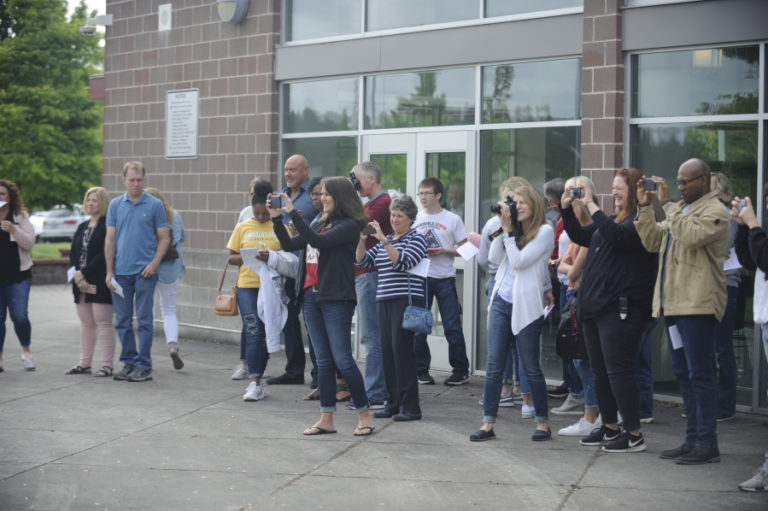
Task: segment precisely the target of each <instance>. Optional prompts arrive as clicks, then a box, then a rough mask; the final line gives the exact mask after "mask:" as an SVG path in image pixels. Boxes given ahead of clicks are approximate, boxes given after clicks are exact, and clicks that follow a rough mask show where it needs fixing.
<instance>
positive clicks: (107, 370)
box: [93, 366, 112, 378]
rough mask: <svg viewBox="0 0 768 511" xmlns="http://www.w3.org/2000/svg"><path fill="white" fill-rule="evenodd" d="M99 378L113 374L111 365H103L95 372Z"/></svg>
mask: <svg viewBox="0 0 768 511" xmlns="http://www.w3.org/2000/svg"><path fill="white" fill-rule="evenodd" d="M93 375H94V376H96V377H97V378H104V377H105V376H112V368H111V367H109V366H102V367H101V369H99V370H98V371H96V372H95V373H93Z"/></svg>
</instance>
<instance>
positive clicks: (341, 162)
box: [279, 137, 357, 177]
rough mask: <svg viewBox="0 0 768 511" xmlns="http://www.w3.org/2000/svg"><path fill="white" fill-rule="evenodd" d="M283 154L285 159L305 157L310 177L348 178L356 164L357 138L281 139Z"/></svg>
mask: <svg viewBox="0 0 768 511" xmlns="http://www.w3.org/2000/svg"><path fill="white" fill-rule="evenodd" d="M283 154H284V155H285V157H286V158H287V157H288V156H290V155H292V154H303V155H304V156H306V157H307V161H309V175H310V177H314V176H348V175H349V171H350V170H352V167H354V166H355V165H356V164H357V137H315V138H288V139H283ZM279 174H280V175H282V172H280V173H279Z"/></svg>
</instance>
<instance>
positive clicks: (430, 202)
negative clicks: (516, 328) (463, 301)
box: [413, 177, 469, 385]
mask: <svg viewBox="0 0 768 511" xmlns="http://www.w3.org/2000/svg"><path fill="white" fill-rule="evenodd" d="M443 191H444V187H443V183H442V181H440V180H439V179H437V178H436V177H428V178H426V179H424V180H423V181H422V182H421V183H419V200H420V201H421V205H422V206H423V208H424V209H423V210H422V211H420V212H419V214H418V215H416V221H415V222H414V224H413V226H414V228H415V229H416V231H417V232H419V233H420V234H423V235H424V237H425V238H426V239H427V252H428V255H429V260H430V264H429V273H428V275H427V276H428V279H427V281H428V288H429V289H428V307H432V300H433V298H437V306H438V308H439V309H440V317H441V318H442V321H443V331H444V333H445V340H446V341H447V342H448V361H449V363H450V364H451V367H452V369H453V371H452V374H451V376H449V377H448V378H447V379H446V380H445V384H446V385H462V384H464V383H468V382H469V359H468V358H467V348H466V345H465V342H464V332H463V331H462V329H461V310H460V308H459V297H458V295H457V294H456V269H455V268H454V267H453V258H454V257H456V256H457V255H459V254H458V252H457V251H456V247H458V246H459V245H462V244H464V243H465V242H466V241H467V231H466V229H465V228H464V221H463V220H462V219H461V217H459V216H458V215H456V214H454V213H451V212H450V211H448V210H446V209H443V207H442V206H441V205H440V200H441V199H442V198H443ZM414 352H415V354H416V371H417V373H418V378H419V383H421V384H427V385H433V384H434V383H435V380H434V379H433V378H432V376H430V374H429V366H430V363H431V362H432V356H431V354H430V352H429V345H428V344H427V336H426V335H421V334H420V335H416V336H415V337H414Z"/></svg>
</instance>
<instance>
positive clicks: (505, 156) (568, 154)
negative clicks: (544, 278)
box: [475, 126, 581, 379]
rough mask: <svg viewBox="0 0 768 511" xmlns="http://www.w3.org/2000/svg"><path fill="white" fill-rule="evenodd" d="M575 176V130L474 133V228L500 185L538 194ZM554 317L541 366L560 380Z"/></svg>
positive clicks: (482, 345) (481, 306)
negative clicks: (520, 183) (526, 186)
mask: <svg viewBox="0 0 768 511" xmlns="http://www.w3.org/2000/svg"><path fill="white" fill-rule="evenodd" d="M580 173H581V128H580V127H579V126H570V127H557V128H528V129H510V130H486V131H483V132H481V134H480V211H479V219H480V221H479V223H478V225H484V224H485V222H486V221H487V220H488V219H489V218H490V217H491V209H490V208H491V204H495V203H496V202H497V201H498V200H499V188H500V186H501V184H502V183H503V182H504V181H505V180H506V179H507V178H509V177H511V176H522V177H524V178H525V179H527V180H528V181H530V182H531V184H532V185H533V186H534V187H536V189H537V190H539V192H541V190H542V187H543V185H544V183H545V182H546V181H549V180H550V179H554V178H556V177H561V178H563V179H568V178H570V177H573V176H575V175H578V174H580ZM478 281H479V282H478V294H479V295H480V296H481V297H485V296H486V295H485V291H486V289H485V288H486V285H487V281H488V275H487V273H486V272H485V271H484V270H481V271H480V278H479V279H478ZM487 305H488V304H487V300H485V299H481V300H478V309H477V315H476V317H477V318H479V319H478V321H477V326H476V328H477V336H476V340H477V353H476V355H477V356H476V358H475V360H476V361H477V365H478V366H477V367H476V369H479V370H483V369H484V367H483V364H485V360H486V339H487V336H486V328H487V325H486V322H485V321H484V320H483V319H482V318H485V317H486V315H487V310H488V308H487ZM556 328H557V315H556V314H554V315H550V317H549V318H548V319H547V323H546V324H545V325H544V328H543V330H542V335H541V339H542V346H541V364H542V368H543V370H544V373H545V375H546V376H547V377H551V378H554V379H559V378H560V377H561V371H562V368H561V364H560V358H559V357H558V356H557V354H556V352H555V346H554V339H555V335H554V334H555V330H556Z"/></svg>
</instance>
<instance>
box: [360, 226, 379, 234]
mask: <svg viewBox="0 0 768 511" xmlns="http://www.w3.org/2000/svg"><path fill="white" fill-rule="evenodd" d="M361 232H362V233H363V234H364V235H366V236H370V235H371V234H373V233H375V232H376V228H375V227H374V226H372V225H371V224H368V225H366V226H365V227H363V230H362V231H361Z"/></svg>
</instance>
